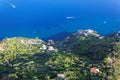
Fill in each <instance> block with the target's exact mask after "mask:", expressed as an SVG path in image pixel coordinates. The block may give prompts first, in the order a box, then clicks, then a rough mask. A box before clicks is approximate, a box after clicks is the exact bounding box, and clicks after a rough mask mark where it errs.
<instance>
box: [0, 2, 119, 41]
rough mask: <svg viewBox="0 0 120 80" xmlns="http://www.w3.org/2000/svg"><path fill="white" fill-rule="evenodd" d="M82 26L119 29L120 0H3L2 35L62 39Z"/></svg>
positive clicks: (0, 13)
mask: <svg viewBox="0 0 120 80" xmlns="http://www.w3.org/2000/svg"><path fill="white" fill-rule="evenodd" d="M78 29H93V30H96V31H97V32H98V33H100V34H101V35H108V34H110V33H113V32H116V31H119V30H120V0H0V38H1V39H2V38H4V37H30V38H34V37H39V38H45V39H48V38H55V37H56V38H58V39H59V38H63V37H64V36H67V35H68V34H69V33H72V32H75V31H77V30H78ZM57 36H60V37H57Z"/></svg>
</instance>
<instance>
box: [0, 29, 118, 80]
mask: <svg viewBox="0 0 120 80" xmlns="http://www.w3.org/2000/svg"><path fill="white" fill-rule="evenodd" d="M119 67H120V31H118V32H115V33H113V34H111V35H109V36H101V35H100V34H98V33H97V32H96V31H94V30H90V29H88V30H78V31H77V32H75V33H73V34H71V35H69V36H68V37H67V38H65V39H64V40H62V41H60V42H55V41H53V40H48V42H44V41H43V40H41V39H38V38H35V39H31V38H23V37H13V38H5V39H3V40H2V41H1V42H0V80H56V79H57V80H61V79H62V80H120V69H119Z"/></svg>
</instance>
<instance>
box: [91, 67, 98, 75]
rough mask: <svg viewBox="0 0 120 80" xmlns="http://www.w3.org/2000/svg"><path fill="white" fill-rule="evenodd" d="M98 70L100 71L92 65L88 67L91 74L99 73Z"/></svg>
mask: <svg viewBox="0 0 120 80" xmlns="http://www.w3.org/2000/svg"><path fill="white" fill-rule="evenodd" d="M99 72H100V71H99V69H97V68H95V67H93V68H91V69H90V73H91V74H96V73H99Z"/></svg>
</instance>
